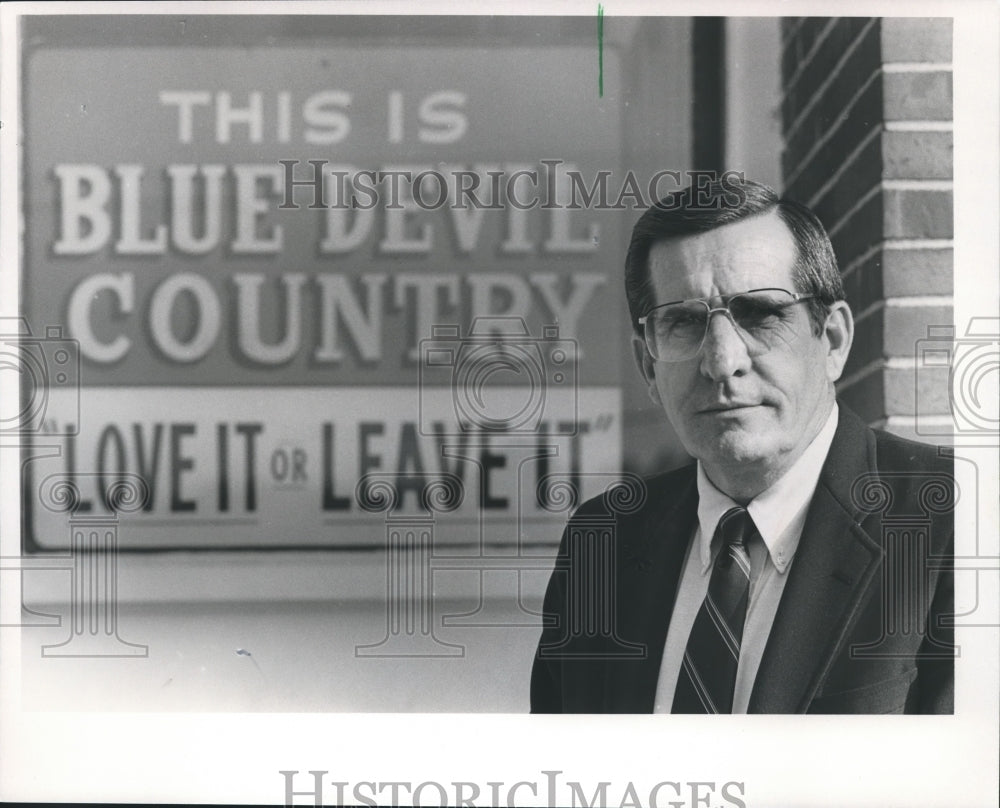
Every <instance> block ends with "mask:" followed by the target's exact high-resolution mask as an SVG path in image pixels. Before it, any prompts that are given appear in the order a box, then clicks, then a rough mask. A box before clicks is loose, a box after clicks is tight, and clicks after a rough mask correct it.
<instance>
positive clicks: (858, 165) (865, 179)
mask: <svg viewBox="0 0 1000 808" xmlns="http://www.w3.org/2000/svg"><path fill="white" fill-rule="evenodd" d="M846 159H847V155H842V156H841V159H840V161H839V164H838V163H835V162H832V161H831V162H832V166H833V167H834V168H835V170H836V169H839V168H840V167H841V166H843V165H844V163H845V161H846ZM881 169H882V149H881V147H880V145H879V142H878V138H877V137H876V138H874V139H872V141H871V142H870V143H869V144H868V145H867V146H865V148H864V149H862V150H861V151H860V152H859V153H858V154H857V155H856V156H855V158H854V160H853V161H852V162H851V164H850V165H849V166H848V167H847V169H846V170H845V171H844V173H843V174H841V175H840V176H839V177H838V178H837V181H836V182H835V183H833V185H831V186H830V187H829V188H827V189H826V191H825V192H824V193H823V196H822V197H820V198H819V199H817V200H816V201H815V202H814V203H813V205H812V208H813V211H814V212H815V214H816V215H817V216H819V218H820V220H821V221H824V222H831V223H834V222H837V221H839V220H840V219H841V218H842V217H843V216H844V214H846V213H847V212H848V211H849V210H850V209H851V208H852V207H853V206H854V205H855V204H857V201H858V200H859V199H861V198H862V197H863V196H864V195H865V194H867V193H868V192H869V191H871V190H872V188H874V187H875V186H876V185H878V184H879V180H878V177H879V173H880V171H881Z"/></svg>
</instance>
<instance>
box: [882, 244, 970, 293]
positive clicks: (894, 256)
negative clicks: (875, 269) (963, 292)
mask: <svg viewBox="0 0 1000 808" xmlns="http://www.w3.org/2000/svg"><path fill="white" fill-rule="evenodd" d="M881 258H882V273H881V274H882V285H883V287H884V290H885V294H886V295H887V296H889V297H906V296H908V295H950V294H953V293H954V287H955V283H954V268H953V264H954V254H953V251H952V249H951V248H950V247H947V248H945V249H913V250H883V251H882V253H881Z"/></svg>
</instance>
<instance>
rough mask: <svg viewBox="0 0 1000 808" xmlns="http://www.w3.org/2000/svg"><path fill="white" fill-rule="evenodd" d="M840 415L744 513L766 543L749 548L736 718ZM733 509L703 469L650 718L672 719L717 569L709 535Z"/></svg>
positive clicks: (745, 701) (750, 684)
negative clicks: (695, 630)
mask: <svg viewBox="0 0 1000 808" xmlns="http://www.w3.org/2000/svg"><path fill="white" fill-rule="evenodd" d="M837 412H838V410H837V405H836V404H834V405H833V408H832V409H831V411H830V415H829V417H828V418H827V420H826V423H825V424H824V425H823V428H822V429H820V431H819V433H818V434H817V435H816V437H815V438H813V441H812V443H810V444H809V446H807V447H806V450H805V451H804V452H803V453H802V456H801V457H799V459H798V460H796V461H795V463H794V464H793V465H792V467H791V468H790V469H788V471H786V472H785V474H784V475H782V477H781V478H779V479H778V480H777V481H776V482H775V483H774V485H772V486H771V487H770V488H768V489H767V490H766V491H763V492H761V493H760V494H758V495H757V496H756V497H754V498H753V499H752V500H751V501H750V503H749V504H748V505H747V506H746V507H747V511H749V513H750V517H751V518H752V519H753V521H754V524H755V525H756V526H757V530H758V531H759V532H760V535H761V538H762V539H763V543H762V542H760V541H756V540H755V541H753V542H751V543H750V546H749V548H748V552H749V555H750V594H749V597H748V600H747V615H746V622H745V623H744V624H743V640H742V642H741V648H740V661H739V666H738V668H737V671H736V691H735V693H734V695H733V712H734V713H745V712H746V711H747V705H748V704H749V702H750V692H751V690H753V683H754V679H755V678H756V676H757V669H758V668H759V667H760V658H761V656H763V654H764V646H765V644H766V643H767V637H768V635H769V634H770V633H771V625H772V624H773V623H774V615H775V613H776V612H777V610H778V602H779V601H780V600H781V593H782V592H783V591H784V589H785V582H786V581H787V580H788V570H789V569H790V568H791V565H792V559H793V558H794V557H795V550H796V548H797V547H798V545H799V539H800V537H801V536H802V526H803V525H804V524H805V521H806V513H807V511H808V510H809V503H810V502H811V501H812V496H813V492H814V491H815V490H816V483H817V482H818V481H819V474H820V471H821V470H822V468H823V463H824V462H825V461H826V456H827V453H828V452H829V451H830V444H831V443H832V442H833V435H834V433H835V432H836V431H837ZM735 507H737V503H736V502H733V500H731V499H730V498H729V497H728V496H726V495H725V494H723V493H722V492H721V491H720V490H719V489H718V488H716V487H715V486H714V485H713V484H712V482H711V480H709V479H708V476H707V475H706V474H705V470H704V469H703V468H702V465H701V463H700V462H699V463H698V526H697V527H696V528H695V531H694V536H693V537H692V539H691V543H690V544H689V545H688V550H687V556H686V557H685V559H684V567H683V568H682V571H681V577H680V582H679V585H678V587H677V599H676V601H675V602H674V611H673V614H672V616H671V618H670V628H669V629H668V630H667V642H666V646H665V647H664V649H663V661H662V662H661V663H660V678H659V680H658V682H657V686H656V701H655V704H654V707H653V712H657V713H669V712H670V708H671V705H672V704H673V701H674V689H675V688H676V687H677V678H678V675H679V674H680V669H681V662H682V661H683V659H684V650H685V648H686V647H687V641H688V635H690V633H691V627H692V626H693V625H694V621H695V617H697V615H698V610H699V609H700V608H701V604H702V601H703V600H704V599H705V594H706V593H707V592H708V581H709V578H711V576H712V562H713V559H714V557H715V555H716V553H718V551H719V549H720V547H719V546H718V543H717V545H716V546H715V547H712V546H710V545H711V541H712V536H713V535H714V534H715V528H716V525H718V523H719V519H721V518H722V515H723V514H724V513H725V512H726V511H728V510H729V509H730V508H735Z"/></svg>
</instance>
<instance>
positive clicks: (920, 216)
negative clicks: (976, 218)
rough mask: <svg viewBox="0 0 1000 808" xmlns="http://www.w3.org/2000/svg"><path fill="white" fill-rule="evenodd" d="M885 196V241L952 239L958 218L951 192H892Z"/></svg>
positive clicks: (896, 190) (889, 191)
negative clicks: (955, 220) (900, 239)
mask: <svg viewBox="0 0 1000 808" xmlns="http://www.w3.org/2000/svg"><path fill="white" fill-rule="evenodd" d="M883 196H884V198H885V207H884V211H883V224H884V227H885V236H886V238H951V236H952V233H953V232H954V215H955V214H954V205H953V201H952V192H951V191H942V190H925V189H912V190H910V189H892V190H887V191H886V192H885V193H884V194H883Z"/></svg>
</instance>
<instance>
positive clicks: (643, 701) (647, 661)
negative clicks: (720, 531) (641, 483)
mask: <svg viewBox="0 0 1000 808" xmlns="http://www.w3.org/2000/svg"><path fill="white" fill-rule="evenodd" d="M681 478H682V479H681V482H680V484H679V485H678V484H677V483H676V482H674V484H673V485H671V486H669V487H667V486H663V485H659V486H656V485H651V486H650V489H649V496H650V498H651V500H653V502H652V503H651V507H648V508H646V509H645V512H644V514H643V515H641V516H640V517H639V518H638V519H635V520H633V521H632V522H630V523H623V524H622V526H621V529H622V535H621V537H620V538H621V553H620V554H619V561H618V563H619V565H620V568H619V575H618V581H619V587H620V590H619V600H618V602H619V604H620V619H619V620H618V621H617V623H618V625H619V626H620V627H621V630H622V632H623V633H625V636H626V637H627V640H628V641H629V642H634V643H640V644H641V645H643V646H644V647H645V649H646V653H645V655H644V656H643V657H642V658H641V659H627V660H626V659H620V660H619V659H612V660H608V662H607V664H606V665H605V672H606V674H605V690H604V699H605V704H606V706H607V710H608V712H616V713H650V712H652V711H653V704H654V700H655V697H656V685H657V681H658V678H659V673H660V661H661V659H662V657H663V647H664V643H665V641H666V637H667V628H668V626H669V624H670V615H671V611H672V610H673V606H674V599H675V597H676V594H677V585H678V582H679V580H680V572H681V567H682V566H683V563H684V554H685V552H686V550H687V545H688V542H689V540H690V538H691V535H692V532H693V531H694V524H695V520H696V519H697V514H698V489H697V485H696V484H695V467H694V466H691V467H689V469H685V470H684V471H682V472H681ZM674 480H675V481H676V477H675V478H674Z"/></svg>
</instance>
